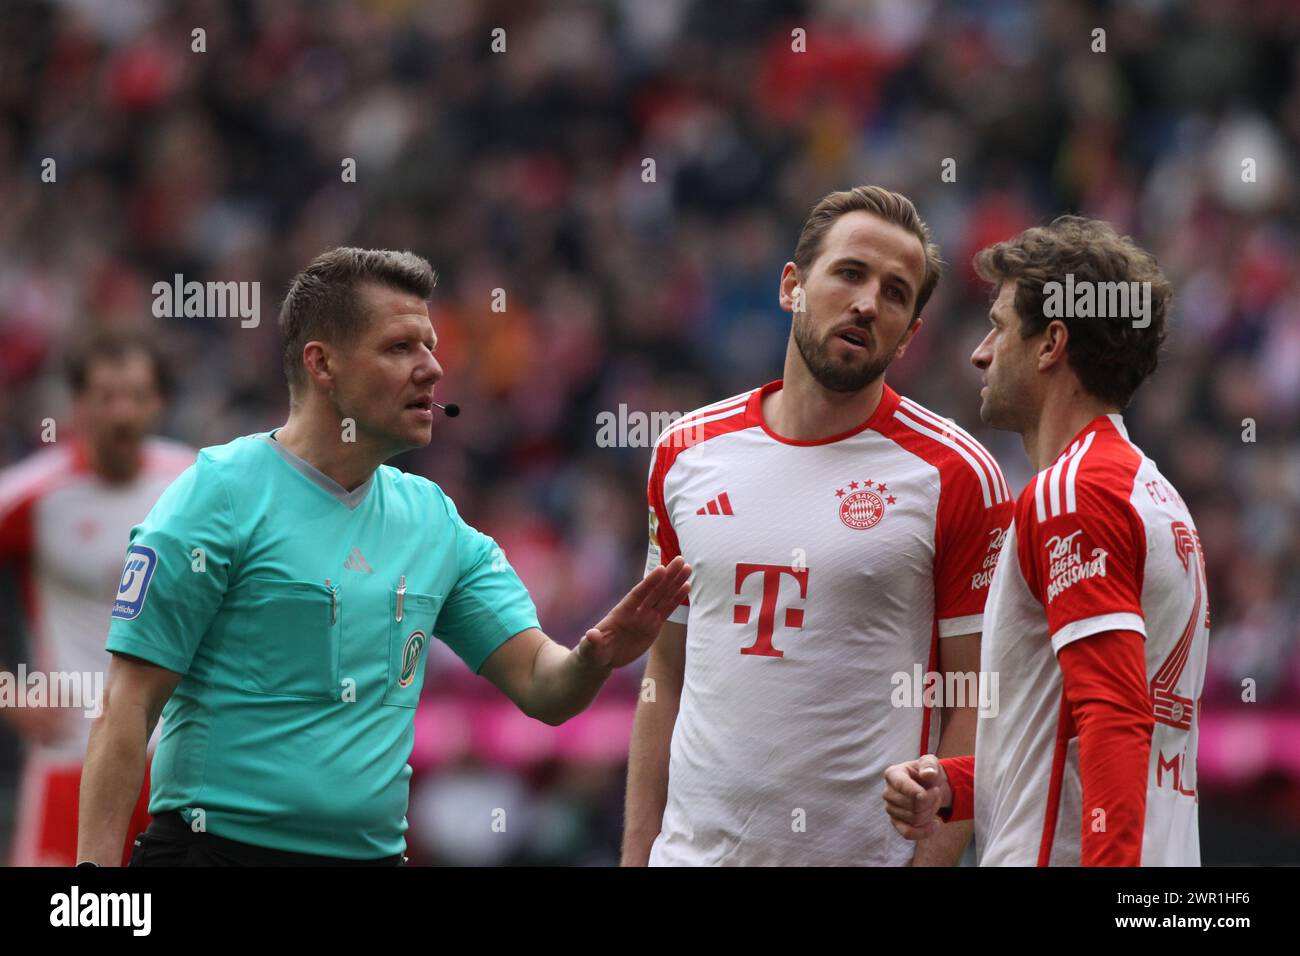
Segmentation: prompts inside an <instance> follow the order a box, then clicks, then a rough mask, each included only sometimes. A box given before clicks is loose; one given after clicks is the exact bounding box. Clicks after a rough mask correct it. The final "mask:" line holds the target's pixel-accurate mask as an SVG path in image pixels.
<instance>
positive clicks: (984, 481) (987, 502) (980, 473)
mask: <svg viewBox="0 0 1300 956" xmlns="http://www.w3.org/2000/svg"><path fill="white" fill-rule="evenodd" d="M894 417H895V418H897V419H898V420H899V421H900V422H902V423H903V424H904V425H906V426H907V427H908V428H910V429H912V430H913V431H916V432H920V433H921V434H922V435H927V436H929V437H930V438H933V439H934V440H935V441H937V442H939V443H940V444H943V445H947V446H948V447H949V448H951V449H952V450H953V451H955V452H956V453H957V454H959V455H961V457H962V458H964V459H965V460H966V464H968V465H970V466H971V470H972V471H974V472H975V476H976V477H977V478H979V480H980V491H982V492H983V493H984V507H985V508H991V507H993V499H992V496H991V495H990V494H989V481H988V478H987V477H985V475H984V469H983V468H981V467H980V466H979V464H978V463H977V462H976V461H975V459H974V458H972V457H971V456H970V452H968V451H966V449H964V448H962V447H961V445H959V444H957V443H956V442H955V441H953V440H952V439H951V438H948V437H947V436H945V435H941V434H940V433H939V432H937V431H935V430H934V429H932V428H927V427H926V426H925V425H922V424H921V423H920V422H915V421H912V419H910V418H908V417H907V416H906V415H904V414H903V413H902V412H901V411H898V410H895V411H894ZM999 500H1001V499H999Z"/></svg>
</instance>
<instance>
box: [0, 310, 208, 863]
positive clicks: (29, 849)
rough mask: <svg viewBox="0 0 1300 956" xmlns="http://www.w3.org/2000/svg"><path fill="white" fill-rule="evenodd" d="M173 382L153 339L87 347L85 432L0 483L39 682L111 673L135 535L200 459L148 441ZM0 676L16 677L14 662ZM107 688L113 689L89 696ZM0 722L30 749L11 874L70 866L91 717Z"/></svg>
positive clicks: (26, 709)
mask: <svg viewBox="0 0 1300 956" xmlns="http://www.w3.org/2000/svg"><path fill="white" fill-rule="evenodd" d="M163 373H164V370H163V366H162V365H161V363H160V361H159V359H158V357H157V355H156V354H155V353H154V352H153V350H152V349H151V348H150V347H149V345H148V343H147V342H146V341H145V340H143V339H141V338H136V337H133V336H131V335H128V334H113V333H107V332H105V333H99V334H97V335H95V336H93V337H91V338H90V339H88V340H87V341H85V342H82V343H79V344H78V346H77V348H76V349H75V350H74V354H73V355H72V356H71V357H70V360H69V362H68V380H69V384H70V385H71V388H72V394H73V409H72V410H73V425H74V428H73V429H71V430H70V433H69V434H67V435H66V436H65V434H64V433H63V432H62V431H59V432H56V434H55V438H56V440H55V441H54V442H53V443H52V444H51V445H50V447H49V448H47V449H45V450H42V451H39V452H37V453H35V454H34V455H32V456H31V457H30V458H28V459H26V460H25V461H22V462H20V463H18V464H16V465H14V466H12V467H10V468H7V469H5V470H4V471H3V472H0V568H3V570H4V571H5V572H8V573H12V574H16V576H17V584H18V591H19V594H20V595H21V598H22V604H23V611H24V615H23V616H24V623H25V624H26V630H27V632H28V634H29V638H30V641H31V647H30V649H29V653H28V655H27V660H26V662H25V664H26V668H27V671H28V672H29V673H30V672H33V671H41V672H43V673H44V674H47V675H49V674H54V673H65V674H66V673H74V672H75V673H80V674H96V675H103V674H104V673H106V672H107V670H108V657H109V655H108V653H107V652H106V651H105V650H104V634H105V632H106V631H107V628H108V613H109V610H110V609H111V608H112V604H113V597H114V595H115V592H116V589H117V585H118V582H119V581H120V580H121V576H122V556H123V555H124V554H125V553H126V548H127V545H128V544H129V543H130V533H131V528H132V526H134V525H135V524H138V523H139V522H140V521H141V520H143V518H144V517H145V515H147V514H148V513H149V509H150V508H152V507H153V504H154V502H155V501H156V500H157V498H158V496H159V495H160V494H161V493H162V491H163V489H165V488H166V487H167V486H168V485H169V484H171V482H172V481H173V480H174V479H175V478H176V477H177V476H178V475H180V473H181V472H182V471H184V470H185V469H186V468H187V467H189V465H191V464H192V463H193V461H194V457H195V452H194V450H193V449H190V448H187V447H185V446H183V445H180V444H177V443H175V442H171V441H166V440H163V439H160V438H152V437H150V432H151V431H152V430H153V428H154V426H155V425H156V424H157V421H158V418H159V415H160V414H161V412H162V408H163V393H164V387H163V384H164V383H163V380H162V376H163ZM0 669H4V670H6V671H9V672H10V673H14V672H15V670H16V668H15V665H14V662H13V661H9V660H6V661H4V662H3V663H2V664H0ZM102 686H103V684H102V677H100V678H99V679H98V680H97V681H94V682H92V684H91V687H93V688H94V689H95V690H96V691H97V690H99V689H100V688H102ZM91 716H94V714H93V711H92V712H91ZM0 718H6V719H7V720H8V721H9V723H10V724H11V725H13V726H15V727H16V728H17V730H18V732H19V734H20V735H21V736H22V738H23V741H24V743H25V745H26V746H25V748H24V749H25V761H24V767H23V772H22V777H21V783H20V785H19V786H20V790H19V795H18V809H17V818H16V820H15V826H14V834H13V839H12V845H11V862H12V864H13V865H16V866H72V865H74V864H75V863H76V862H77V861H76V859H75V854H76V849H77V795H78V788H79V786H80V782H81V766H82V761H83V759H84V758H85V754H86V743H87V740H88V738H89V735H90V726H91V723H92V721H91V720H90V719H88V717H87V711H86V709H85V708H81V707H78V708H68V707H56V706H44V707H37V706H22V707H4V706H2V705H0ZM148 794H149V784H148V781H147V780H146V781H145V785H144V788H143V790H142V791H141V795H140V801H139V803H138V805H137V807H136V812H135V815H134V816H133V817H132V824H131V829H130V831H129V833H130V835H131V837H132V838H133V837H134V836H135V834H136V833H138V832H139V831H140V830H142V829H144V828H145V826H147V824H148V820H149V816H148V810H147V803H148ZM125 849H126V848H124V852H125ZM124 859H125V855H124Z"/></svg>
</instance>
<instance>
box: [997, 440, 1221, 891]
mask: <svg viewBox="0 0 1300 956" xmlns="http://www.w3.org/2000/svg"><path fill="white" fill-rule="evenodd" d="M985 624H986V627H985V629H984V639H983V643H982V647H981V663H980V670H981V671H982V672H983V673H985V674H988V673H997V674H999V675H1000V681H999V684H1000V690H1001V700H1000V702H999V703H1000V708H999V713H998V715H997V716H996V717H994V718H992V719H989V720H981V721H980V722H979V730H978V733H977V735H976V740H975V841H976V848H977V853H978V856H979V862H980V864H981V865H992V866H1006V865H1012V866H1016V865H1020V866H1033V865H1035V864H1037V865H1039V866H1049V865H1051V866H1078V865H1079V863H1080V860H1081V858H1082V841H1081V832H1082V831H1081V829H1080V828H1081V827H1082V826H1084V825H1087V826H1093V825H1095V822H1096V821H1098V820H1099V818H1098V816H1097V815H1096V814H1095V813H1093V812H1091V811H1089V810H1088V809H1087V808H1084V807H1083V798H1082V792H1081V785H1080V778H1079V752H1078V740H1077V738H1076V735H1075V733H1076V732H1075V729H1074V728H1073V727H1072V726H1070V720H1069V712H1068V709H1067V707H1068V705H1066V703H1065V701H1064V696H1063V694H1062V685H1061V671H1060V667H1059V666H1058V665H1057V662H1056V654H1057V653H1058V652H1059V651H1060V650H1061V648H1062V647H1064V646H1065V645H1067V644H1069V643H1071V642H1072V641H1078V640H1082V639H1084V638H1087V637H1088V636H1090V635H1093V634H1099V633H1102V632H1105V631H1112V630H1125V631H1136V632H1137V633H1139V634H1142V635H1144V636H1145V638H1146V660H1147V680H1148V684H1149V690H1150V697H1151V709H1152V717H1153V720H1154V731H1153V735H1152V738H1151V759H1150V765H1149V769H1148V773H1147V795H1146V818H1145V825H1144V827H1143V833H1142V856H1141V860H1142V864H1143V865H1144V866H1199V865H1200V860H1201V852H1200V839H1199V835H1198V832H1197V825H1196V803H1197V798H1196V738H1197V723H1198V718H1199V711H1200V696H1201V687H1202V685H1203V683H1204V681H1205V657H1206V652H1207V648H1208V644H1209V627H1210V619H1209V606H1208V601H1207V596H1206V584H1205V563H1204V556H1203V553H1202V551H1201V543H1200V539H1199V538H1198V537H1197V534H1196V526H1195V524H1193V522H1192V516H1191V515H1190V514H1189V513H1188V511H1187V506H1186V505H1185V504H1184V503H1183V500H1182V498H1181V497H1179V495H1178V492H1177V491H1175V490H1174V489H1173V487H1172V486H1171V485H1170V484H1169V482H1167V481H1166V480H1165V478H1164V477H1163V476H1162V475H1161V474H1160V472H1159V470H1158V469H1157V468H1156V465H1155V462H1153V461H1151V459H1149V458H1147V457H1146V456H1145V455H1144V454H1143V453H1142V451H1141V450H1140V449H1139V448H1138V447H1137V446H1136V445H1134V444H1133V443H1132V442H1130V441H1129V440H1128V433H1127V432H1126V431H1125V429H1124V423H1123V419H1122V418H1121V417H1120V416H1119V415H1099V416H1098V417H1097V418H1095V419H1093V420H1092V421H1091V422H1090V423H1089V424H1088V425H1087V426H1086V427H1085V428H1084V429H1083V431H1081V432H1080V433H1079V434H1078V435H1077V436H1076V437H1075V439H1074V441H1072V442H1071V443H1070V444H1069V445H1068V446H1067V447H1066V449H1065V450H1064V451H1063V452H1062V453H1061V455H1060V457H1059V458H1058V459H1057V460H1056V461H1055V462H1054V463H1053V464H1052V465H1050V466H1049V467H1048V468H1046V469H1044V470H1043V471H1042V472H1040V473H1039V474H1038V476H1037V477H1036V478H1035V479H1034V480H1033V481H1031V482H1030V483H1029V484H1028V485H1027V486H1026V487H1025V489H1024V491H1023V492H1021V495H1020V499H1019V501H1018V502H1017V504H1016V514H1015V523H1014V526H1013V528H1012V530H1011V533H1010V534H1009V535H1008V542H1007V546H1006V547H1005V548H1004V550H1003V552H1002V558H1001V560H1000V561H999V562H998V566H997V571H996V572H995V574H994V577H993V584H992V586H991V589H990V593H989V599H988V607H987V609H986V611H985Z"/></svg>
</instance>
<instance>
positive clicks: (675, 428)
mask: <svg viewBox="0 0 1300 956" xmlns="http://www.w3.org/2000/svg"><path fill="white" fill-rule="evenodd" d="M744 411H745V406H744V405H737V406H736V407H735V408H729V409H727V410H725V411H721V412H717V413H716V414H713V415H703V416H701V417H699V418H692V419H680V420H678V421H675V422H673V423H672V424H671V425H669V426H668V427H667V428H665V429H664V430H663V434H662V435H660V436H659V440H658V441H657V442H656V443H655V444H657V445H662V444H664V443H665V442H666V441H667V440H668V439H669V438H671V437H672V436H674V435H678V434H680V433H681V432H684V431H687V430H688V429H695V428H698V427H700V426H702V425H707V424H708V423H709V422H716V421H721V420H722V419H724V418H730V417H731V416H733V415H741V414H744ZM669 444H671V442H670V443H669Z"/></svg>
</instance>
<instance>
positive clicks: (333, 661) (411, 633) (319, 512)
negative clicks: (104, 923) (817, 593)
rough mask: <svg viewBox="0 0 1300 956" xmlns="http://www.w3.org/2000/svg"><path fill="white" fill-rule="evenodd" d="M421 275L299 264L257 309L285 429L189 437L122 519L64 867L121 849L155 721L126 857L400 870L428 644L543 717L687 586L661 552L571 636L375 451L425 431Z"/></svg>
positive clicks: (630, 645) (458, 523) (340, 263)
mask: <svg viewBox="0 0 1300 956" xmlns="http://www.w3.org/2000/svg"><path fill="white" fill-rule="evenodd" d="M433 285H434V274H433V271H432V270H431V269H430V267H429V263H428V262H426V261H425V260H424V259H422V258H420V257H419V256H416V255H413V254H412V253H409V252H403V253H397V252H389V251H378V250H362V249H350V248H340V249H334V250H332V251H330V252H327V253H325V254H324V255H321V256H319V257H318V258H317V259H316V260H315V261H314V262H312V263H311V265H310V266H308V268H307V269H306V270H305V271H303V272H302V273H300V274H299V275H298V276H296V277H295V278H294V280H293V282H292V284H291V285H290V288H289V292H288V295H287V296H286V298H285V301H284V306H283V308H282V309H281V312H280V327H281V331H282V333H283V335H284V340H285V353H284V358H285V372H286V375H287V376H288V379H289V396H290V409H289V420H288V422H287V423H286V424H285V425H284V426H283V427H281V428H277V429H275V430H273V431H271V432H268V433H264V434H257V435H247V436H244V437H242V438H237V439H235V440H234V441H232V442H230V443H229V444H226V445H220V446H217V447H213V448H206V449H204V450H203V451H202V452H200V453H199V456H198V460H197V461H196V462H195V463H194V465H193V466H192V467H190V469H189V470H188V471H186V472H185V473H184V474H183V475H181V477H180V478H178V479H177V480H176V482H175V483H174V484H172V486H171V487H170V488H168V489H167V491H166V492H165V493H164V494H163V496H162V497H161V498H160V499H159V500H158V503H157V504H156V505H155V506H154V509H153V510H152V511H151V512H150V513H149V516H148V517H147V518H145V520H144V522H143V523H142V524H140V525H138V526H137V527H135V528H134V529H133V530H132V533H131V542H130V548H129V551H128V553H127V559H126V567H125V570H124V571H123V574H122V580H121V582H120V584H119V586H118V593H117V597H116V600H115V602H114V604H113V609H112V618H111V624H110V627H109V632H108V645H107V646H108V650H109V651H111V652H112V653H113V659H112V663H111V665H110V668H109V672H108V681H107V686H106V688H105V693H104V702H103V714H102V716H101V717H100V718H99V719H98V720H97V721H96V723H95V726H94V728H93V730H92V732H91V737H90V746H89V748H88V750H87V754H86V766H85V772H84V774H83V776H82V783H81V804H80V829H79V833H78V851H77V854H78V859H79V860H82V861H84V862H86V863H94V864H102V865H109V864H112V863H114V862H116V861H118V860H120V857H121V847H122V844H123V841H124V838H125V836H126V832H125V831H126V828H127V823H128V820H129V818H130V816H131V809H132V806H133V804H134V802H135V799H136V795H137V794H138V793H139V790H140V785H141V781H142V779H143V776H144V769H145V762H146V760H147V752H146V748H147V743H148V740H149V738H150V735H151V734H152V732H153V729H154V726H155V724H156V723H157V721H158V718H159V715H160V713H161V715H162V718H163V730H162V737H161V740H160V742H159V744H158V749H157V753H156V754H155V756H154V761H153V784H152V791H151V794H150V802H149V810H150V813H151V814H152V815H153V817H154V821H153V823H152V824H151V825H150V827H149V829H148V830H147V831H145V833H144V834H142V835H141V836H140V837H139V838H138V839H137V841H136V848H135V851H134V856H133V858H132V863H133V864H136V865H149V864H155V865H263V864H287V865H294V864H305V865H318V864H353V865H392V864H397V863H400V862H401V861H402V860H403V859H404V857H403V851H404V849H405V846H406V842H405V839H404V837H403V834H404V833H405V831H406V805H407V792H408V780H409V779H410V776H411V768H410V767H409V766H408V765H407V762H406V761H407V758H408V757H409V756H410V753H411V748H412V744H413V741H414V737H415V728H414V719H413V718H414V715H415V708H416V704H417V703H418V702H419V699H420V688H421V686H422V685H423V682H424V662H425V657H426V655H425V653H424V651H425V648H426V647H427V644H428V642H429V641H430V640H432V639H433V638H435V637H436V638H437V639H438V640H441V641H443V642H445V643H446V644H447V645H448V646H449V647H451V648H452V650H454V651H455V652H456V654H457V655H459V656H460V658H461V659H462V660H463V661H464V662H465V663H466V664H467V665H468V666H469V667H470V669H471V670H473V671H475V672H476V673H480V674H482V675H483V676H484V677H486V678H487V679H488V680H490V681H491V682H492V683H494V684H495V685H496V686H497V687H498V688H500V689H501V691H502V692H503V693H504V694H506V695H507V696H508V697H509V698H510V699H511V700H512V701H514V702H515V704H516V705H517V706H518V707H519V709H520V710H522V711H523V712H524V713H525V714H528V715H529V716H530V717H533V718H536V719H538V720H542V721H545V722H546V723H548V724H559V723H561V722H563V721H564V720H567V719H568V718H569V717H572V716H573V715H574V714H577V713H579V712H580V711H581V710H582V709H583V708H584V707H586V706H587V705H588V704H590V703H591V701H592V699H593V698H594V697H595V695H596V693H597V691H598V690H599V689H600V687H601V685H602V684H603V683H604V681H605V679H606V677H608V675H609V673H610V671H611V669H612V668H614V667H621V666H623V665H624V664H627V663H629V662H631V661H634V660H636V659H637V658H638V657H640V656H641V654H642V653H643V652H644V651H645V650H646V649H647V648H648V647H649V646H650V645H651V643H652V642H653V641H654V639H655V636H656V635H657V634H658V633H659V629H660V627H661V626H662V625H663V622H664V619H665V618H666V617H667V615H668V614H669V613H670V612H671V611H672V610H673V608H675V607H676V606H677V605H678V604H680V603H681V602H682V601H683V600H685V598H686V596H687V578H688V576H689V574H690V568H689V567H688V566H687V565H685V564H684V563H682V560H681V559H680V558H679V559H677V560H676V561H674V562H673V563H672V564H671V565H668V566H667V567H663V568H657V569H655V570H654V571H653V572H651V574H650V575H649V576H647V577H646V578H644V579H643V580H642V581H641V582H640V583H639V584H637V585H636V587H634V588H633V589H632V590H631V591H630V592H629V593H628V594H627V595H626V596H625V597H624V598H623V600H622V601H620V602H619V603H618V605H617V606H615V608H614V609H613V610H612V611H610V613H609V614H608V615H606V616H605V618H604V619H603V620H602V621H600V623H598V624H597V625H596V626H595V627H594V628H592V629H591V630H589V631H588V632H587V633H586V635H585V636H584V637H583V638H582V639H581V641H580V642H579V643H578V645H577V647H576V648H574V649H573V650H568V649H566V648H564V647H562V646H560V645H559V644H556V643H555V642H553V641H552V640H551V639H550V638H549V637H547V636H546V635H545V634H544V633H542V631H541V630H540V628H539V627H538V623H537V613H536V610H535V608H534V607H533V602H532V600H531V599H530V598H529V596H528V592H527V591H526V590H525V589H524V586H523V584H522V583H521V582H520V580H519V578H518V576H517V575H516V574H515V572H514V571H513V570H512V569H511V567H510V565H509V564H508V563H506V561H505V558H504V556H503V555H502V554H501V552H500V550H499V549H498V548H497V547H496V545H495V543H494V542H493V541H492V539H491V538H489V537H487V536H486V535H484V534H481V533H480V532H478V531H475V530H474V529H473V528H471V527H470V526H469V525H467V524H466V523H465V522H464V521H463V520H462V519H461V517H460V515H459V514H458V513H457V511H456V506H455V505H454V504H453V503H452V501H451V499H450V498H448V497H447V496H446V495H445V494H443V492H442V490H441V489H439V487H438V486H437V485H435V484H434V483H433V482H431V481H428V480H427V479H425V478H421V477H418V476H415V475H409V474H405V473H403V472H401V471H398V470H397V469H395V468H391V467H388V466H386V465H384V464H382V463H383V462H384V461H385V460H387V459H388V458H391V457H392V456H393V455H395V454H397V453H399V452H402V451H405V450H407V449H411V448H417V447H419V446H421V445H426V444H428V442H429V440H430V438H431V432H432V428H433V418H434V403H433V394H434V385H435V383H436V382H437V381H438V380H439V379H440V378H441V377H442V368H441V366H440V365H439V364H438V361H437V359H436V358H435V357H434V348H435V345H436V341H437V340H436V337H435V336H434V332H433V326H432V325H431V323H430V321H429V311H428V308H427V306H426V304H425V303H426V301H427V300H428V299H429V297H430V296H431V295H432V293H433ZM485 813H486V810H485ZM484 820H485V824H484V825H487V823H486V821H487V817H486V816H485V817H484Z"/></svg>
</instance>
